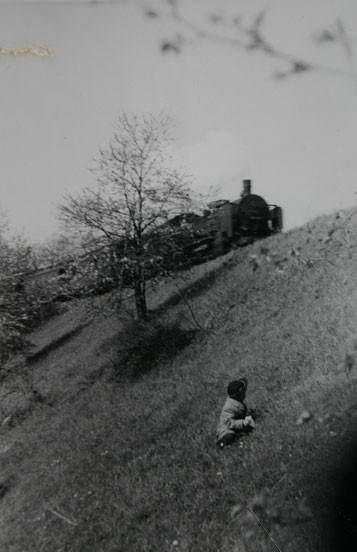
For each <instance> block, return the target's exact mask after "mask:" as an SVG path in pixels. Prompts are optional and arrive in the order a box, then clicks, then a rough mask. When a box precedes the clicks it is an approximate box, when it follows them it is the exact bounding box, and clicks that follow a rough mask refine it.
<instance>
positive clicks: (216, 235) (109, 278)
mask: <svg viewBox="0 0 357 552" xmlns="http://www.w3.org/2000/svg"><path fill="white" fill-rule="evenodd" d="M207 207H208V208H207V209H205V210H204V211H203V213H202V214H197V213H194V212H190V213H185V214H181V215H177V216H175V217H172V218H171V219H170V220H169V221H168V222H166V223H165V224H163V225H162V226H161V228H160V231H161V232H160V233H161V236H162V235H165V232H168V230H169V227H171V229H174V230H175V229H176V230H179V229H180V227H182V226H185V228H189V232H188V233H180V231H178V232H177V235H178V236H180V235H184V236H185V240H184V243H182V244H181V246H179V247H178V249H180V255H179V261H178V263H179V265H180V267H181V268H182V269H185V268H189V267H190V266H193V265H195V264H199V263H202V262H205V261H207V260H210V259H213V258H216V257H218V256H220V255H222V254H225V253H227V252H228V251H229V250H231V249H233V248H238V247H244V246H246V245H248V244H250V243H252V242H254V241H256V240H258V239H263V238H266V237H267V236H270V235H272V234H276V233H278V232H281V231H282V230H283V210H282V208H281V207H280V206H278V205H273V204H268V203H267V202H266V201H265V199H264V198H263V197H261V196H259V195H256V194H253V193H252V181H251V180H248V179H245V180H243V189H242V192H241V195H240V197H239V198H238V199H236V200H234V201H229V200H223V199H220V200H216V201H212V202H211V203H209V204H208V206H207ZM187 236H189V238H188V237H187ZM147 240H148V243H150V242H152V243H153V244H155V240H154V239H152V236H151V235H150V234H149V235H148V237H147ZM161 241H162V239H161ZM153 247H155V245H154V246H153ZM122 253H123V247H122V242H121V241H120V240H119V241H118V243H117V244H115V245H112V246H111V245H107V246H106V247H99V248H97V249H95V250H93V251H91V252H90V253H86V254H84V255H82V256H80V257H77V259H73V260H72V261H67V262H66V263H62V264H60V265H56V266H52V267H47V268H45V269H41V270H37V271H34V272H33V273H32V274H31V275H27V278H25V279H26V280H27V281H28V282H32V283H37V284H40V285H41V283H42V284H44V283H45V282H47V283H50V284H51V286H52V287H53V292H54V297H55V300H58V301H67V300H70V299H71V298H74V297H85V296H88V295H100V294H102V293H106V292H108V291H110V290H111V289H113V288H115V287H118V286H120V285H121V286H124V287H131V279H130V275H128V273H127V272H125V270H124V271H121V273H120V277H119V274H118V270H117V268H118V267H120V266H122V265H121V257H123V254H122ZM150 273H151V274H154V276H155V270H153V267H150Z"/></svg>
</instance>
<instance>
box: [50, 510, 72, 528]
mask: <svg viewBox="0 0 357 552" xmlns="http://www.w3.org/2000/svg"><path fill="white" fill-rule="evenodd" d="M46 509H47V510H48V511H49V512H51V514H53V515H54V516H56V517H58V518H60V519H63V521H65V522H66V523H69V524H70V525H76V526H77V525H78V522H77V521H76V520H73V519H69V518H68V517H66V516H64V515H63V514H61V513H60V512H57V511H56V510H55V509H54V508H51V507H50V506H47V508H46Z"/></svg>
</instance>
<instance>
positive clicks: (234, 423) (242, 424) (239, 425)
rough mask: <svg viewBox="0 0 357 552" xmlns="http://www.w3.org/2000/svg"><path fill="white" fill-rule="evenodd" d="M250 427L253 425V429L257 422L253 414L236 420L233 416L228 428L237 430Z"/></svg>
mask: <svg viewBox="0 0 357 552" xmlns="http://www.w3.org/2000/svg"><path fill="white" fill-rule="evenodd" d="M248 427H251V428H252V429H254V428H255V422H254V420H253V418H252V417H251V416H246V417H245V418H243V420H234V419H233V418H231V419H230V420H229V421H228V428H229V429H233V430H235V431H237V430H238V431H239V430H243V429H247V428H248Z"/></svg>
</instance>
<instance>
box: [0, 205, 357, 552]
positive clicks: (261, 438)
mask: <svg viewBox="0 0 357 552" xmlns="http://www.w3.org/2000/svg"><path fill="white" fill-rule="evenodd" d="M356 269H357V209H353V210H350V211H347V212H341V213H335V214H333V215H331V216H326V217H321V218H319V219H317V220H315V221H312V222H311V223H309V224H307V225H305V226H304V227H301V228H297V229H294V230H293V231H289V232H287V233H284V234H281V235H277V236H274V237H271V238H268V239H266V240H263V241H260V242H257V243H255V244H253V245H251V246H248V247H245V248H243V249H239V250H236V251H232V252H231V253H229V254H228V255H226V256H224V257H221V258H219V259H216V260H214V261H211V262H210V263H206V264H205V265H202V266H197V267H195V268H194V269H193V270H192V271H191V272H190V273H189V274H186V275H185V277H184V278H182V279H181V280H180V282H178V283H173V282H171V283H167V284H165V285H163V286H162V287H161V288H160V289H156V290H152V291H151V293H150V298H149V307H150V308H151V320H150V322H149V323H148V324H146V325H144V326H143V325H139V324H137V323H136V322H135V321H134V320H132V319H131V318H130V309H129V307H128V308H126V309H125V316H124V313H121V314H119V315H114V314H112V315H111V316H104V314H103V313H104V311H106V312H107V310H108V308H107V307H105V302H106V301H107V300H108V298H105V297H104V298H101V299H100V300H98V301H97V303H96V304H93V303H91V302H88V301H87V303H85V302H77V303H76V304H75V305H74V306H73V308H72V309H71V310H70V311H68V312H67V313H65V314H63V315H61V316H60V317H58V318H56V319H53V320H51V321H49V322H48V323H47V324H45V325H44V326H43V327H41V328H39V329H38V330H37V331H36V332H34V333H33V334H32V335H31V336H30V337H31V340H32V342H33V348H32V350H31V351H29V354H28V357H27V360H26V361H23V362H22V363H21V359H17V361H16V362H15V361H13V363H12V364H11V365H10V366H9V369H8V372H9V375H8V377H7V378H6V379H5V380H4V381H3V382H2V384H1V389H0V395H1V406H0V414H1V420H0V423H1V441H0V462H1V468H2V476H1V479H0V528H1V531H0V550H4V551H7V552H27V551H29V552H30V551H31V552H32V551H34V550H36V551H37V550H38V551H40V550H46V552H52V551H53V552H64V551H66V552H67V551H75V552H77V551H96V552H99V551H103V552H104V551H105V552H114V551H115V552H118V551H135V552H136V551H145V552H146V551H152V552H166V551H174V550H175V551H180V552H183V551H185V552H203V551H205V552H207V551H208V552H216V551H220V552H234V551H235V552H238V551H239V552H260V551H262V552H263V551H264V552H265V551H268V552H269V551H276V550H281V551H288V552H319V551H335V550H336V551H337V550H338V551H342V550H351V551H352V550H355V549H357V548H356V534H355V533H354V530H355V527H356V525H357V523H356V517H355V515H356V509H357V508H356V504H355V503H353V500H355V499H354V498H353V497H354V496H356V495H357V492H356V490H357V485H356V475H355V469H354V468H355V466H356V463H357V454H356V453H357V447H356V446H355V444H356V438H357V436H356V429H355V426H356V419H357V398H356V384H357V370H356V361H355V359H356V353H357V286H356V282H355V274H356ZM127 304H128V305H129V304H130V302H129V301H127ZM241 375H246V377H247V378H248V380H249V390H248V395H247V399H246V401H247V404H248V406H250V407H252V408H254V409H255V416H256V419H257V428H256V430H255V431H254V432H253V433H251V434H250V435H249V436H246V437H244V438H242V439H241V441H240V442H238V443H235V444H234V445H233V446H231V447H229V448H227V449H226V450H224V451H220V450H218V449H217V447H216V446H215V430H216V426H217V421H218V417H219V414H220V410H221V407H222V405H223V402H224V400H225V396H226V386H227V383H228V382H229V381H230V380H231V379H235V378H236V377H239V376H241ZM345 481H347V486H346V485H345ZM341 493H342V494H341ZM346 493H347V494H348V493H350V494H351V500H350V503H349V501H348V500H347V498H346V496H347V495H346ZM343 542H345V543H346V544H345V545H344V544H343Z"/></svg>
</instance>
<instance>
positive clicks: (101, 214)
mask: <svg viewBox="0 0 357 552" xmlns="http://www.w3.org/2000/svg"><path fill="white" fill-rule="evenodd" d="M170 126H171V125H170V122H169V120H168V119H167V118H165V117H164V116H160V117H153V116H141V117H139V116H131V117H130V116H128V115H127V114H122V115H121V116H120V117H119V119H118V123H117V126H116V131H115V132H114V135H113V138H112V140H111V141H110V143H109V145H108V146H107V147H106V148H102V149H100V151H99V158H98V160H97V164H96V167H95V169H94V172H95V174H96V176H97V183H96V185H95V186H93V187H87V188H85V189H84V190H83V192H82V193H81V194H80V195H78V196H76V197H74V196H72V195H67V196H65V198H64V202H63V203H62V205H60V207H59V209H60V215H59V216H60V219H61V220H62V221H64V222H65V223H67V224H68V223H70V224H71V225H74V226H75V227H76V228H83V229H86V230H90V231H91V232H92V233H93V234H94V235H96V236H97V237H98V239H99V240H100V243H101V245H102V246H103V247H107V246H109V247H110V252H111V255H112V257H113V263H114V262H115V263H116V264H115V267H116V276H117V278H120V277H121V281H124V280H125V283H126V286H127V287H131V288H132V289H133V290H134V294H135V302H136V310H137V314H138V317H139V318H140V319H145V318H146V315H147V304H146V284H147V281H148V280H152V279H153V278H155V277H158V276H159V277H160V276H162V275H167V274H168V273H169V272H170V271H173V270H175V268H177V267H178V266H179V262H178V259H179V257H180V254H181V253H182V248H183V245H184V243H185V239H182V237H183V233H184V229H185V225H184V224H179V225H175V224H168V225H167V224H165V223H167V221H169V220H172V219H173V218H175V217H176V220H177V218H179V219H180V220H182V218H180V217H182V215H183V214H184V213H188V212H189V211H191V210H192V208H193V200H192V194H191V192H190V190H189V186H188V183H187V180H186V177H185V176H184V175H183V174H182V173H181V172H179V171H178V170H176V169H174V168H173V166H172V161H171V159H170V156H169V155H168V153H167V151H168V150H167V145H168V143H169V141H170V134H169V131H170ZM188 228H189V227H188V225H187V232H189V229H188ZM179 235H180V238H179ZM179 244H181V245H179Z"/></svg>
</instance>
